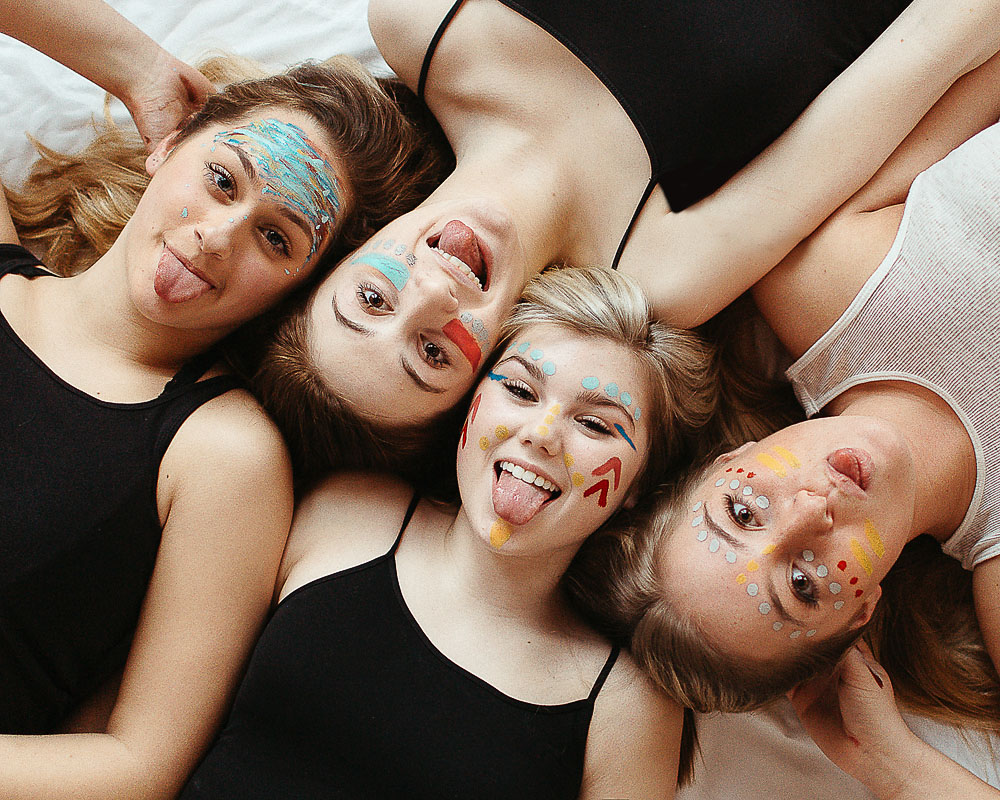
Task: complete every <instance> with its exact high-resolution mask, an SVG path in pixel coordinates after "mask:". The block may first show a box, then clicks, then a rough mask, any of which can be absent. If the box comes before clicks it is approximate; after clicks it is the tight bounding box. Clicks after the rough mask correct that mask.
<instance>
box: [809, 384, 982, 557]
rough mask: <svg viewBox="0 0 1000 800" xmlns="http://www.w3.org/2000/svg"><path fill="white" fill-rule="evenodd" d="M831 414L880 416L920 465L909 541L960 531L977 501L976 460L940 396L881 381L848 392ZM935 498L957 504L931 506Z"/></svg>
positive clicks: (940, 537)
mask: <svg viewBox="0 0 1000 800" xmlns="http://www.w3.org/2000/svg"><path fill="white" fill-rule="evenodd" d="M827 410H828V412H829V413H830V414H856V415H861V416H869V417H875V418H877V419H881V420H884V421H885V422H888V423H890V424H891V425H893V426H894V427H895V428H896V430H897V431H898V432H899V434H900V436H901V437H902V439H903V441H904V442H905V443H906V446H907V448H908V449H909V452H910V456H911V458H912V460H913V463H914V464H915V465H917V469H916V470H915V475H916V484H917V485H916V492H917V494H916V496H917V498H918V502H917V503H916V510H915V513H914V519H913V526H912V528H911V531H910V536H909V538H910V539H913V538H916V537H917V536H919V535H920V534H923V533H928V534H930V535H932V536H934V537H935V538H936V539H938V540H939V541H943V540H944V539H946V538H947V537H948V536H950V535H951V534H952V533H954V532H955V530H956V529H957V528H958V526H959V525H960V524H961V522H962V519H963V518H964V517H965V512H966V510H967V509H968V507H969V503H970V502H971V501H972V494H973V492H974V490H975V483H976V458H975V452H974V450H973V447H972V441H971V440H970V439H969V435H968V433H967V431H966V430H965V426H964V425H963V424H962V422H961V420H959V418H958V416H957V415H956V414H955V412H954V411H953V410H952V408H951V407H950V406H949V405H948V404H947V403H946V402H945V401H944V400H943V399H942V398H941V397H939V396H938V395H937V394H936V393H934V392H932V391H930V390H928V389H925V388H923V387H921V386H918V385H917V384H913V383H908V382H904V381H876V382H873V383H865V384H861V385H859V386H855V387H853V388H851V389H849V390H848V391H846V392H844V393H843V394H842V395H840V396H839V397H837V398H836V399H835V400H834V401H833V402H831V403H830V405H829V406H828V408H827ZM935 497H937V498H945V497H947V498H954V500H953V501H952V502H929V498H935ZM919 498H923V499H924V500H923V501H921V500H919Z"/></svg>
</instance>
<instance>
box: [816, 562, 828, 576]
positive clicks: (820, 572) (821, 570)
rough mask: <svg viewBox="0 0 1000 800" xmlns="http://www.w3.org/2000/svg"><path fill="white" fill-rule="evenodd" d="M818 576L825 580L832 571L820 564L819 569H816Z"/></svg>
mask: <svg viewBox="0 0 1000 800" xmlns="http://www.w3.org/2000/svg"><path fill="white" fill-rule="evenodd" d="M816 574H817V575H819V576H820V577H821V578H825V577H826V576H827V575H829V574H830V570H828V569H827V568H826V566H825V565H823V564H820V565H819V566H818V567H816Z"/></svg>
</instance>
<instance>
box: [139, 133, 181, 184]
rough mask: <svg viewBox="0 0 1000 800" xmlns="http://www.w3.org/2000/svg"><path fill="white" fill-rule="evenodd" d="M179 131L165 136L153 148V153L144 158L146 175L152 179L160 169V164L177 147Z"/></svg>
mask: <svg viewBox="0 0 1000 800" xmlns="http://www.w3.org/2000/svg"><path fill="white" fill-rule="evenodd" d="M180 134H181V132H180V131H174V132H173V133H170V134H168V135H166V136H164V137H163V138H162V139H160V141H159V142H158V143H157V145H156V147H154V148H153V152H152V153H150V154H149V155H148V156H146V174H147V175H149V176H150V177H152V176H153V175H155V174H156V170H158V169H159V168H160V164H162V163H163V162H164V161H166V160H167V156H169V155H170V152H171V151H172V150H173V149H174V147H175V146H176V145H177V137H178V136H180Z"/></svg>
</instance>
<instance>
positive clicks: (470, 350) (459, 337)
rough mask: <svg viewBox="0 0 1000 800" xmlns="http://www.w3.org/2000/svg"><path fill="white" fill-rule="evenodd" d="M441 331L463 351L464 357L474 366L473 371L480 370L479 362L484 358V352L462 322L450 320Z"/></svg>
mask: <svg viewBox="0 0 1000 800" xmlns="http://www.w3.org/2000/svg"><path fill="white" fill-rule="evenodd" d="M441 330H442V331H443V332H444V335H445V336H447V337H448V338H449V339H451V340H452V341H453V342H454V343H455V344H456V346H457V347H458V349H459V350H461V351H462V355H463V356H465V357H466V359H468V361H469V363H470V364H471V365H472V369H473V371H475V370H477V369H479V361H480V360H481V359H482V357H483V351H482V350H481V349H480V347H479V344H478V343H477V342H476V340H475V339H473V338H472V336H471V335H470V334H469V332H468V331H467V330H466V329H465V326H464V325H463V324H462V323H461V321H460V320H457V319H453V320H450V321H449V322H448V323H447V324H446V325H445V326H444V327H443V328H442V329H441Z"/></svg>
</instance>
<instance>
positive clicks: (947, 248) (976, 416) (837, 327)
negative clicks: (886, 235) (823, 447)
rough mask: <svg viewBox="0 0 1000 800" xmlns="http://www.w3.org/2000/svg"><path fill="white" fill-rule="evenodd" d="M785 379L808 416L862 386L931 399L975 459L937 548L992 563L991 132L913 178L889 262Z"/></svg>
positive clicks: (999, 241)
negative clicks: (961, 507)
mask: <svg viewBox="0 0 1000 800" xmlns="http://www.w3.org/2000/svg"><path fill="white" fill-rule="evenodd" d="M787 375H788V377H789V379H790V380H791V381H792V384H793V386H794V388H795V393H796V395H797V396H798V398H799V401H800V402H801V403H802V406H803V407H804V408H805V410H806V413H807V414H808V415H809V416H812V415H814V414H816V413H817V412H818V411H819V410H820V409H821V408H823V406H824V405H826V404H827V403H829V402H830V401H831V400H832V399H833V398H835V397H837V396H838V395H839V394H841V393H842V392H844V391H846V390H847V389H849V388H851V387H852V386H856V385H858V384H861V383H868V382H870V381H880V380H904V381H911V382H913V383H916V384H919V385H920V386H924V387H926V388H927V389H929V390H931V391H933V392H935V393H937V394H938V395H939V396H940V397H941V398H942V399H943V400H944V401H945V402H947V403H948V405H950V406H951V407H952V409H954V411H955V413H956V414H957V415H958V417H959V419H960V420H961V421H962V424H963V425H964V426H965V428H966V430H967V431H968V433H969V437H970V438H971V439H972V444H973V447H974V448H975V454H976V487H975V492H974V494H973V497H972V502H971V503H970V505H969V508H968V511H967V512H966V514H965V518H964V519H963V520H962V524H961V525H960V526H959V528H958V530H957V531H955V533H954V534H953V535H952V536H951V537H950V538H949V539H948V541H947V542H946V543H945V545H944V549H945V551H946V552H947V553H949V554H950V555H952V556H954V557H955V558H957V559H959V560H960V561H961V562H962V565H963V566H964V567H965V568H966V569H972V568H973V567H974V566H975V565H976V564H979V563H981V562H983V561H985V560H987V559H989V558H992V557H994V556H997V555H1000V124H998V125H993V126H992V127H990V128H988V129H986V130H985V131H983V132H982V133H980V134H978V135H977V136H975V137H973V138H972V139H970V140H969V141H968V142H966V143H965V144H963V145H962V146H961V147H959V148H958V149H956V150H955V151H953V152H952V153H951V154H949V155H948V157H947V158H945V159H943V160H942V161H940V162H938V163H937V164H935V165H934V166H932V167H930V168H929V169H928V170H926V171H925V172H923V173H921V174H920V175H919V176H918V177H917V179H916V180H915V181H914V182H913V185H912V187H911V188H910V193H909V195H908V197H907V199H906V207H905V210H904V212H903V220H902V223H901V224H900V226H899V232H898V233H897V235H896V239H895V241H894V242H893V245H892V249H891V250H890V251H889V254H888V255H887V256H886V257H885V259H884V260H883V261H882V263H881V264H880V265H879V267H878V269H876V270H875V272H874V273H873V274H872V276H871V277H870V278H869V279H868V280H867V281H866V282H865V285H864V286H863V287H862V289H861V291H860V292H859V293H858V295H857V296H856V297H855V298H854V301H853V302H852V303H851V305H850V306H849V307H848V308H847V310H846V311H845V312H844V313H843V314H842V315H841V317H840V319H838V320H837V322H836V323H834V325H833V326H832V327H831V328H830V329H829V330H828V331H827V332H826V333H825V334H823V336H821V337H820V339H819V340H818V341H817V342H816V343H815V344H814V345H813V346H812V347H810V348H809V350H807V351H806V353H805V354H804V355H803V356H802V357H801V358H800V359H798V360H797V361H796V362H795V363H794V364H792V366H791V367H790V368H789V369H788V372H787ZM923 502H934V498H924V500H923Z"/></svg>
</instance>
